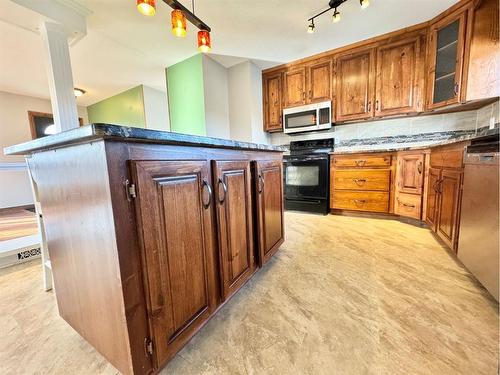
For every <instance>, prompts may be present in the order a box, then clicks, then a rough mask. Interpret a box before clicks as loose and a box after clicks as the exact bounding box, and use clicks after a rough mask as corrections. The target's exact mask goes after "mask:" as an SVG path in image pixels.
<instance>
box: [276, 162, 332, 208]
mask: <svg viewBox="0 0 500 375" xmlns="http://www.w3.org/2000/svg"><path fill="white" fill-rule="evenodd" d="M283 164H284V175H283V178H284V185H285V199H289V200H323V199H328V156H325V155H321V156H315V155H311V156H298V157H293V156H287V157H285V159H284V160H283Z"/></svg>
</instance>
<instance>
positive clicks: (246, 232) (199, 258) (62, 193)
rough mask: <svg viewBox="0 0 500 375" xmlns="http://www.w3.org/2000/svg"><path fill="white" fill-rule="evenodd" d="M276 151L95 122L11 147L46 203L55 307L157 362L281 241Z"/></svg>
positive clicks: (133, 370) (112, 356) (126, 366)
mask: <svg viewBox="0 0 500 375" xmlns="http://www.w3.org/2000/svg"><path fill="white" fill-rule="evenodd" d="M282 151H283V150H282V149H281V148H279V147H273V146H265V145H257V144H252V143H246V142H235V141H229V140H222V139H216V138H208V137H199V136H189V135H183V134H177V133H169V132H161V131H153V130H145V129H139V128H131V127H121V126H116V125H108V124H92V125H87V126H84V127H80V128H78V129H74V130H70V131H67V132H63V133H59V134H56V135H53V136H48V137H44V138H39V139H36V140H33V141H31V142H27V143H23V144H20V145H16V146H11V147H8V148H6V149H5V153H6V154H23V155H26V160H27V163H28V166H29V170H30V173H31V176H32V179H33V183H34V187H35V190H36V194H37V200H38V201H39V202H40V204H41V208H42V210H43V217H44V224H45V232H46V237H47V244H48V249H49V254H50V259H51V265H52V270H53V276H54V285H55V290H56V297H57V303H58V307H59V313H60V315H61V317H62V318H64V319H65V320H66V321H67V322H68V323H69V324H70V325H71V326H72V327H73V328H74V329H75V330H76V331H77V332H79V333H80V334H81V335H82V336H83V337H84V338H85V339H86V340H87V341H88V342H89V343H91V344H92V345H93V346H94V347H95V348H96V349H97V350H98V351H99V352H100V353H101V354H102V355H103V356H104V357H105V358H106V359H108V360H109V361H110V362H111V363H112V364H113V365H114V366H115V367H116V368H117V369H118V370H120V371H121V372H122V373H125V374H148V373H153V372H156V371H157V370H158V369H160V368H161V367H163V366H164V365H165V364H166V363H167V362H168V360H169V359H171V358H172V357H173V356H174V355H175V354H176V353H177V352H178V351H179V350H180V349H181V348H182V347H183V346H184V345H185V344H186V343H187V342H188V340H189V339H190V338H191V337H192V336H193V335H194V334H195V333H196V332H197V331H198V330H199V329H200V328H201V327H202V326H203V325H204V324H205V323H206V322H207V321H208V320H209V319H210V318H211V317H212V316H213V315H214V314H215V312H216V311H217V310H218V309H219V308H220V307H221V306H222V305H223V304H224V303H225V302H226V301H227V300H228V299H229V298H230V297H231V296H232V295H233V294H234V293H236V292H237V291H238V289H239V288H240V287H241V286H243V285H244V284H245V283H246V282H247V281H248V280H249V279H250V278H251V277H252V276H253V275H254V274H255V272H256V271H257V270H258V268H259V267H262V266H263V265H264V264H265V263H266V262H267V261H268V260H269V259H270V258H271V257H272V255H273V254H274V253H275V252H276V251H277V250H278V248H279V247H280V245H281V244H282V243H283V239H284V222H283V181H282V180H283V177H282V176H283V173H282Z"/></svg>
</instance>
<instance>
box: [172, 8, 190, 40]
mask: <svg viewBox="0 0 500 375" xmlns="http://www.w3.org/2000/svg"><path fill="white" fill-rule="evenodd" d="M172 34H174V35H175V36H178V37H180V38H183V37H185V36H186V34H187V26H186V16H185V15H184V13H182V10H179V9H174V10H173V11H172Z"/></svg>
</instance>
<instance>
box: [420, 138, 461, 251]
mask: <svg viewBox="0 0 500 375" xmlns="http://www.w3.org/2000/svg"><path fill="white" fill-rule="evenodd" d="M464 145H465V144H464V143H459V144H456V145H452V146H448V147H442V148H436V149H432V150H431V155H430V163H431V168H430V169H429V182H428V193H427V214H426V222H427V224H428V225H429V226H430V228H431V229H432V230H433V231H434V232H435V233H436V234H437V235H438V236H439V238H441V239H442V240H443V242H444V243H445V244H446V245H447V246H448V247H449V248H450V249H452V250H453V251H455V252H456V250H457V246H458V232H459V226H460V202H461V198H462V180H463V151H464Z"/></svg>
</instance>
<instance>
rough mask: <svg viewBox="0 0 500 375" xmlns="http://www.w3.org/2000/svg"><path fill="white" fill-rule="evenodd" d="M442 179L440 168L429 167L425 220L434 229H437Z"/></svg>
mask: <svg viewBox="0 0 500 375" xmlns="http://www.w3.org/2000/svg"><path fill="white" fill-rule="evenodd" d="M440 179H441V170H440V169H438V168H429V179H428V182H427V183H428V185H429V186H428V188H427V202H426V204H427V208H426V214H425V221H426V222H427V224H429V227H430V228H431V229H432V230H434V231H435V230H436V224H437V221H438V216H439V211H438V203H439V194H438V184H439V180H440Z"/></svg>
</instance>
